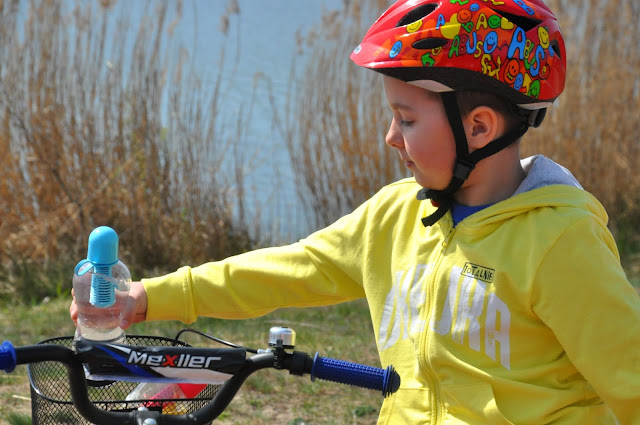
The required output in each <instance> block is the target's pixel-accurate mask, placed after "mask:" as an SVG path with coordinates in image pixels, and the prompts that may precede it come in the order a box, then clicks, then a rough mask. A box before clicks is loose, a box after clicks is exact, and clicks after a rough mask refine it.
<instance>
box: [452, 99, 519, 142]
mask: <svg viewBox="0 0 640 425" xmlns="http://www.w3.org/2000/svg"><path fill="white" fill-rule="evenodd" d="M456 99H457V100H458V107H459V108H460V114H461V115H462V116H463V117H466V116H467V115H468V114H470V113H471V111H473V110H474V109H475V108H477V107H479V106H488V107H489V108H491V109H493V110H494V111H496V112H497V113H499V114H500V115H502V117H503V118H504V120H505V132H509V131H511V130H514V129H516V128H518V127H519V126H521V125H522V124H523V122H524V121H525V117H524V116H523V115H522V112H521V108H520V107H518V106H517V105H516V104H514V103H513V102H510V101H508V100H506V99H504V98H502V97H500V96H497V95H495V94H493V93H489V92H483V91H470V90H462V91H458V92H456Z"/></svg>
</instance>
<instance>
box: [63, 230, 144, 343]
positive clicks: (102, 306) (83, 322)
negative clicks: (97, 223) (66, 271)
mask: <svg viewBox="0 0 640 425" xmlns="http://www.w3.org/2000/svg"><path fill="white" fill-rule="evenodd" d="M118 242H119V241H118V234H117V233H116V232H115V231H114V230H113V229H112V228H110V227H107V226H101V227H97V228H95V229H94V230H93V231H92V232H91V234H90V235H89V243H88V249H87V258H86V259H84V260H82V261H80V262H79V263H78V265H77V266H76V267H75V270H74V273H73V291H74V296H75V299H76V305H77V306H78V320H77V326H76V335H75V341H77V340H79V339H84V340H87V341H100V342H110V343H116V344H124V343H125V334H124V331H123V330H122V328H120V321H121V319H122V312H123V310H124V307H125V304H126V299H127V296H128V294H129V289H130V287H131V273H129V269H128V268H127V266H126V265H125V264H124V263H123V262H122V261H120V260H119V258H118Z"/></svg>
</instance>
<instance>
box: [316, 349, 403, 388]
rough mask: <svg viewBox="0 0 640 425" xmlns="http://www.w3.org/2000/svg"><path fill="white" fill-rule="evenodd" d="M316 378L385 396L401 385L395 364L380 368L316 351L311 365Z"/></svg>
mask: <svg viewBox="0 0 640 425" xmlns="http://www.w3.org/2000/svg"><path fill="white" fill-rule="evenodd" d="M316 378H320V379H323V380H325V381H331V382H338V383H340V384H348V385H355V386H357V387H362V388H368V389H370V390H377V391H381V392H382V395H383V396H384V397H387V396H389V395H390V394H393V393H394V392H396V391H397V390H398V388H399V387H400V375H398V373H397V372H396V371H395V369H394V368H393V366H389V367H388V368H386V369H380V368H379V367H373V366H366V365H362V364H358V363H351V362H347V361H344V360H337V359H332V358H328V357H320V354H319V353H316V355H315V357H314V359H313V366H312V367H311V380H312V381H315V379H316Z"/></svg>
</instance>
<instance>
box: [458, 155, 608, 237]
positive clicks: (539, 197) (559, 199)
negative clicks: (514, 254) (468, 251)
mask: <svg viewBox="0 0 640 425" xmlns="http://www.w3.org/2000/svg"><path fill="white" fill-rule="evenodd" d="M521 162H522V167H523V169H524V171H525V173H526V177H525V179H524V180H523V182H522V183H521V184H520V187H519V188H518V189H517V190H516V192H515V193H514V194H513V195H512V196H511V197H510V198H508V199H505V200H504V201H501V202H498V203H496V204H494V205H492V206H490V207H487V208H485V209H483V210H481V211H479V212H477V213H475V214H473V215H471V216H469V217H467V218H466V219H465V220H463V221H462V222H461V223H460V225H464V226H467V227H479V226H486V225H488V224H497V223H499V222H501V221H504V220H508V219H510V218H512V217H514V216H517V215H520V214H524V213H526V212H528V211H530V210H533V209H536V208H557V209H560V208H562V209H564V208H570V209H574V208H575V209H579V210H583V211H588V212H589V213H591V214H593V215H594V216H596V217H597V219H598V220H599V221H602V222H603V223H604V224H605V225H606V223H607V221H608V216H607V213H606V211H605V209H604V207H603V206H602V204H600V202H599V201H598V200H597V199H596V198H595V197H594V196H593V195H591V194H590V193H589V192H587V191H586V190H584V189H583V188H582V186H581V185H580V183H578V181H577V180H576V179H575V177H574V176H573V175H572V174H571V172H569V170H567V169H566V168H564V167H562V166H561V165H559V164H557V163H556V162H554V161H552V160H550V159H548V158H546V157H544V156H542V155H536V156H532V157H529V158H526V159H523V160H522V161H521Z"/></svg>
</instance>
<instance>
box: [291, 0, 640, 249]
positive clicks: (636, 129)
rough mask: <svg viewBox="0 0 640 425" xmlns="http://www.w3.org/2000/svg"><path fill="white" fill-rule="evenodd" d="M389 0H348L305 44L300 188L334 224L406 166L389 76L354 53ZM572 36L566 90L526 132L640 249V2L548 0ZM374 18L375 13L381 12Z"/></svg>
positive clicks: (296, 131)
mask: <svg viewBox="0 0 640 425" xmlns="http://www.w3.org/2000/svg"><path fill="white" fill-rule="evenodd" d="M385 3H388V2H385V1H380V0H367V1H362V2H345V3H344V8H343V10H342V11H341V12H339V13H333V14H327V15H326V16H325V20H324V21H323V24H322V26H321V28H322V29H321V30H320V29H316V30H315V31H312V32H311V33H309V34H308V36H307V37H306V39H305V41H306V43H307V44H305V45H304V48H305V49H308V50H310V51H312V55H311V60H310V61H309V62H308V63H307V66H306V69H305V71H306V72H305V73H304V74H303V75H304V78H303V83H301V87H302V88H301V89H300V90H298V92H297V95H296V97H295V101H294V106H293V107H292V110H293V111H295V112H294V113H293V115H294V116H295V120H297V122H298V125H297V126H292V127H291V128H290V133H289V134H287V138H288V140H289V141H290V144H289V149H290V153H291V157H292V158H293V160H294V161H293V162H294V165H295V166H296V173H297V176H298V178H299V180H300V182H301V185H300V188H299V190H300V193H301V196H302V197H303V198H304V199H305V200H306V202H307V203H308V204H309V205H311V206H312V207H313V208H314V210H315V211H317V212H318V215H317V221H316V225H318V226H321V225H325V224H327V223H329V222H331V221H332V220H335V219H336V218H337V217H339V216H340V215H342V214H344V213H345V212H346V211H349V210H351V209H352V208H354V207H355V206H356V205H357V204H358V203H360V202H361V201H363V200H364V199H366V198H367V197H369V196H370V195H371V194H372V193H373V192H374V191H375V190H376V189H378V188H379V187H381V186H382V185H383V184H386V183H388V182H390V181H392V180H393V179H396V178H399V177H401V176H403V175H404V174H403V173H402V172H401V171H400V170H399V169H398V168H397V165H399V161H398V159H397V156H396V154H394V153H393V152H391V150H390V149H387V148H386V147H385V146H384V135H385V133H386V130H387V127H388V124H389V122H390V114H389V112H388V110H387V107H386V102H385V100H384V99H383V98H382V86H381V78H380V77H379V76H377V75H375V73H370V72H366V71H364V70H359V69H356V66H355V65H353V64H351V63H350V61H349V59H348V57H349V54H350V52H351V49H352V48H353V47H354V46H356V45H357V44H358V43H359V42H360V40H361V39H362V36H363V35H364V33H365V32H366V29H367V28H368V26H369V25H370V24H371V22H373V19H372V17H371V16H369V15H365V14H364V12H363V11H382V10H383V9H384V6H385ZM548 5H549V6H550V7H551V8H552V9H553V10H555V12H556V14H557V16H558V19H559V21H560V22H561V24H562V28H563V33H564V35H565V37H566V40H567V56H568V78H567V87H566V90H565V93H564V94H563V95H562V96H561V97H560V99H559V100H558V101H557V103H556V104H555V105H554V106H553V107H552V108H550V112H549V114H548V117H547V119H546V122H545V123H544V124H543V125H542V127H541V128H539V129H536V130H533V131H530V132H529V133H528V134H527V135H526V136H525V139H524V143H523V149H524V153H525V154H526V155H529V154H533V153H543V154H544V155H546V156H549V157H551V158H553V159H554V160H556V161H558V162H560V163H561V164H563V165H565V166H567V167H568V168H569V169H571V170H572V171H573V172H574V174H575V175H576V176H577V178H578V179H579V180H580V181H581V182H582V183H583V185H584V186H585V188H586V189H588V190H589V191H591V192H592V193H594V194H595V195H596V196H597V197H598V198H599V199H600V200H601V201H602V202H603V204H604V205H605V207H606V208H607V209H608V211H609V213H610V220H611V222H610V224H611V228H612V229H613V230H614V232H615V233H616V235H617V236H618V239H619V241H620V243H621V245H624V247H623V248H625V247H626V248H630V250H638V251H640V240H639V239H638V238H639V237H638V229H640V175H639V174H638V167H639V166H640V143H638V134H640V79H639V78H638V69H640V49H639V48H638V40H640V26H638V25H637V22H638V21H640V3H639V2H638V1H637V0H614V1H611V0H587V1H584V2H577V3H576V2H567V1H563V0H549V1H548ZM373 18H375V16H374V17H373Z"/></svg>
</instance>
